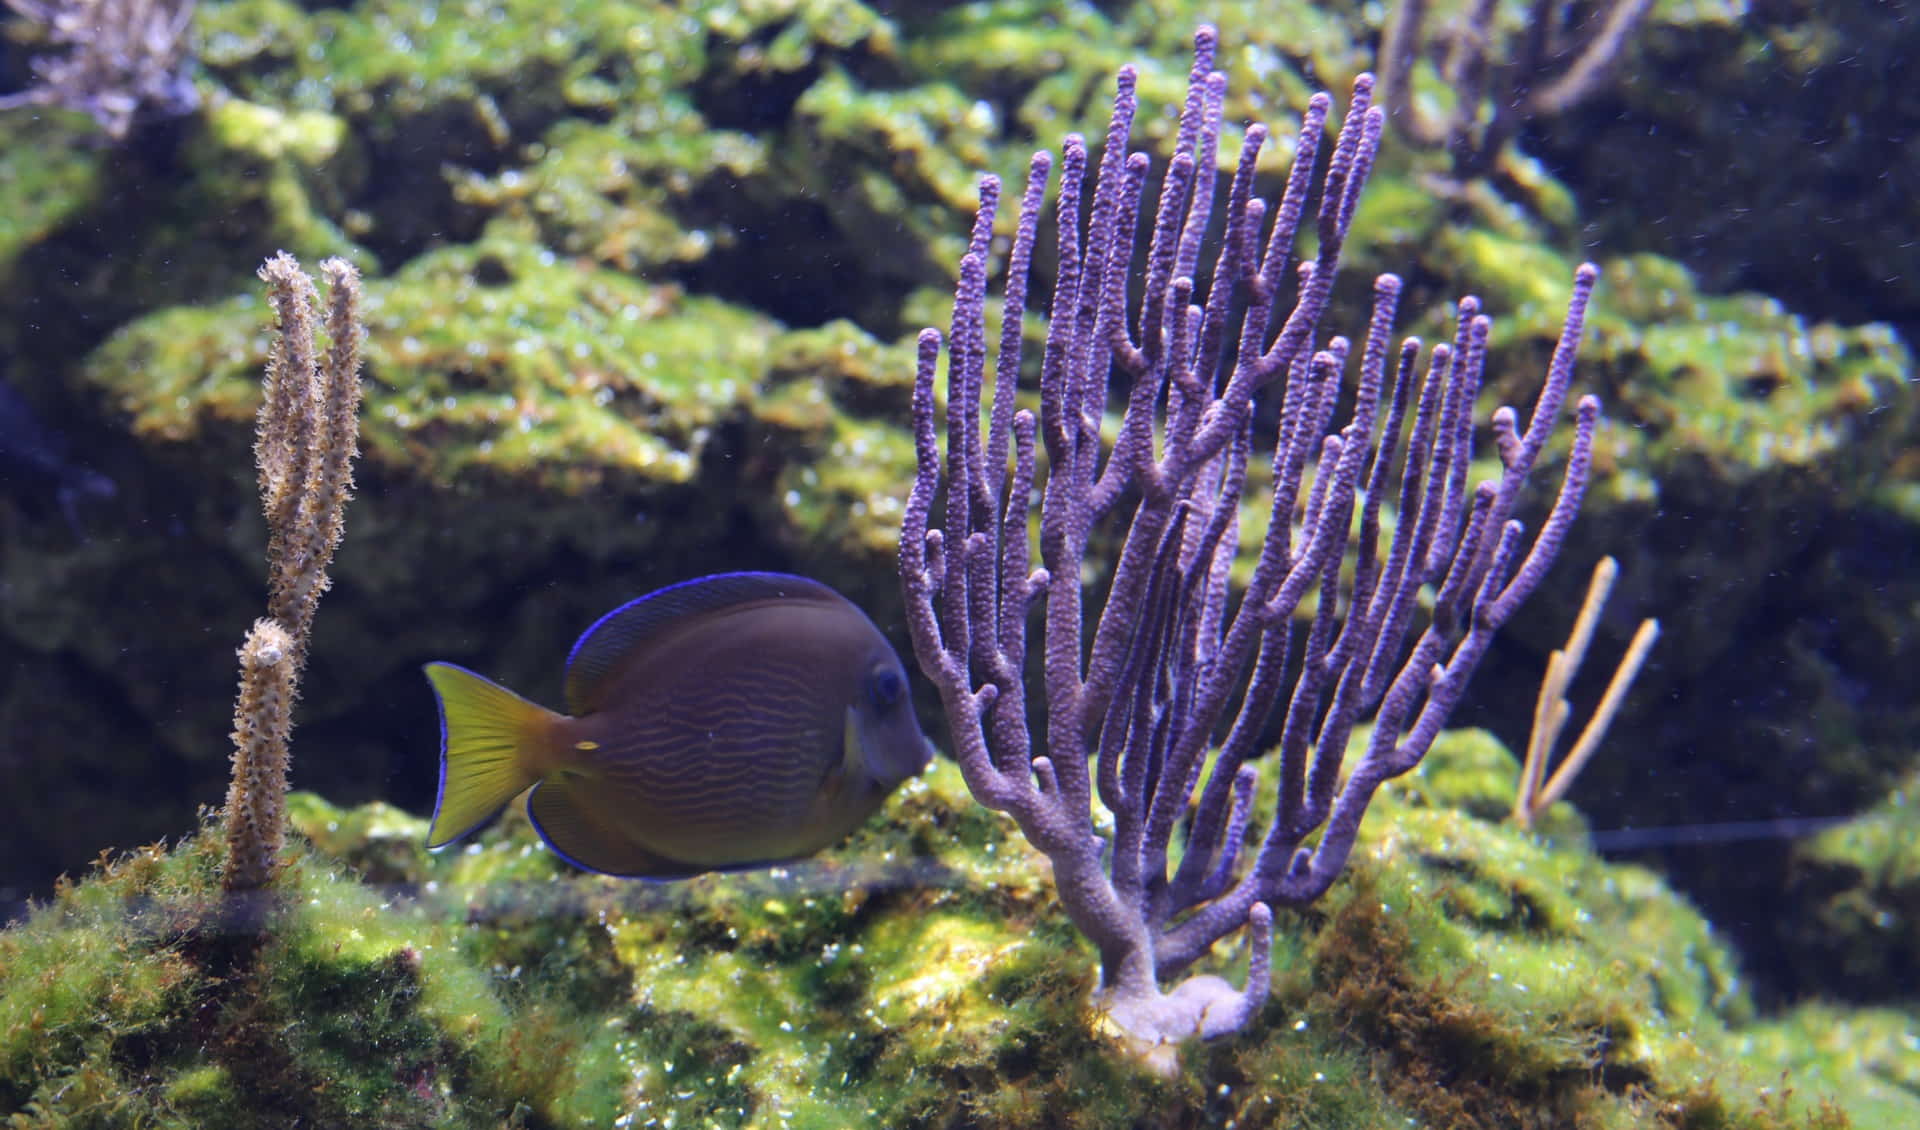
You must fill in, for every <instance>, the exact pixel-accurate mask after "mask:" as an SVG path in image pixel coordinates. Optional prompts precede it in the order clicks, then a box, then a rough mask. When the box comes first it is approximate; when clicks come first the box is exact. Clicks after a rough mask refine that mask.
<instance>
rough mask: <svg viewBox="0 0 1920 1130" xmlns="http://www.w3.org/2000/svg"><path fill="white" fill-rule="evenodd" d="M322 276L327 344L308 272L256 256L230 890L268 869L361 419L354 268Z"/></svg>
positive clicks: (339, 266)
mask: <svg viewBox="0 0 1920 1130" xmlns="http://www.w3.org/2000/svg"><path fill="white" fill-rule="evenodd" d="M320 269H321V270H322V271H323V272H325V274H326V276H327V281H328V306H327V315H326V332H327V336H328V339H329V341H328V349H327V351H326V352H325V353H324V354H322V353H321V352H320V351H319V349H318V348H317V346H316V342H315V330H316V326H315V309H314V307H315V305H316V304H317V302H318V295H317V292H316V291H315V289H314V285H313V280H312V279H310V278H308V277H307V275H306V273H305V272H304V271H302V270H301V269H300V264H299V263H297V262H295V261H294V258H293V256H291V255H288V254H286V253H285V252H281V253H280V254H279V255H276V256H274V257H273V258H272V259H269V260H267V262H266V264H265V265H264V266H262V267H261V268H260V277H261V279H263V280H264V281H265V282H266V284H267V297H268V301H269V302H270V303H271V304H272V306H273V310H274V316H275V320H276V322H277V324H278V328H279V333H278V335H277V336H276V337H275V339H274V343H273V345H272V347H271V349H270V350H269V352H268V355H267V371H266V376H265V380H264V385H265V387H264V395H263V396H262V398H261V403H260V416H259V425H258V431H257V433H256V435H255V440H254V449H253V450H254V460H255V462H256V463H257V464H258V466H259V471H260V504H261V507H262V509H264V510H265V512H266V516H267V539H268V540H267V570H268V591H269V596H268V601H267V607H268V611H269V613H270V616H269V618H267V619H263V620H259V621H257V622H256V623H255V624H254V626H253V630H252V631H251V632H250V633H248V635H247V642H246V646H244V647H243V648H241V650H240V697H239V700H238V701H237V702H236V703H235V705H234V723H233V727H234V729H233V742H234V756H233V778H232V782H231V784H230V785H229V787H228V791H227V806H226V825H227V843H228V861H227V872H226V885H227V888H228V889H229V890H248V889H252V888H255V887H259V886H261V885H263V884H265V883H266V882H268V881H269V880H270V879H271V878H272V874H273V863H274V860H275V859H276V858H277V856H278V854H279V851H280V845H281V841H282V838H283V836H284V831H283V825H284V815H283V812H282V807H283V801H284V797H285V794H286V790H287V760H288V742H289V739H290V737H291V735H292V733H293V701H294V698H295V697H296V696H297V693H298V687H299V679H300V672H301V670H302V669H303V668H304V667H305V665H306V656H307V637H308V633H309V631H310V630H311V628H312V625H313V613H314V608H315V607H316V606H317V605H318V604H319V601H320V594H321V593H323V592H325V591H326V589H327V586H328V584H329V583H330V582H329V580H328V577H327V567H328V566H329V565H330V564H331V563H332V561H333V553H334V550H335V549H336V548H338V546H339V544H340V535H341V531H342V529H343V525H342V523H343V520H344V515H345V512H346V504H347V500H348V499H349V498H351V497H352V492H353V459H354V456H355V455H356V454H357V453H358V451H359V431H360V420H359V414H360V339H361V337H362V336H363V334H364V330H363V328H362V326H361V323H360V276H359V275H358V273H356V272H355V271H354V269H353V267H352V266H351V265H350V264H348V263H347V262H346V261H344V260H341V259H329V260H327V261H326V262H324V263H322V264H321V265H320Z"/></svg>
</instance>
